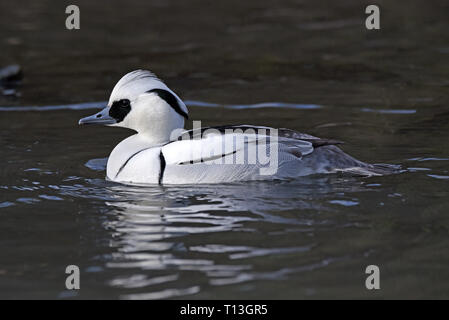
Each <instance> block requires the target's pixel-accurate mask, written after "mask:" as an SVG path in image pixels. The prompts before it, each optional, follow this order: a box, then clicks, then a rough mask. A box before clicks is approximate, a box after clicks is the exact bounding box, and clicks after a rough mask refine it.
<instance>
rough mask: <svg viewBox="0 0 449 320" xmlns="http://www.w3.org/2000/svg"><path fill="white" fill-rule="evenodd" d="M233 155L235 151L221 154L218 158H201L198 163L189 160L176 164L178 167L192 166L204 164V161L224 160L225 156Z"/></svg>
mask: <svg viewBox="0 0 449 320" xmlns="http://www.w3.org/2000/svg"><path fill="white" fill-rule="evenodd" d="M235 153H237V150H234V151H232V152H229V153H223V154H220V155H218V156H211V157H210V158H206V159H203V158H201V160H200V161H198V160H190V161H184V162H180V163H178V164H179V165H186V164H194V163H203V162H206V161H212V160H217V159H221V158H224V157H226V156H229V155H231V154H235Z"/></svg>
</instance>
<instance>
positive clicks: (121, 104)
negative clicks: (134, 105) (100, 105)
mask: <svg viewBox="0 0 449 320" xmlns="http://www.w3.org/2000/svg"><path fill="white" fill-rule="evenodd" d="M130 111H131V102H130V101H129V100H128V99H121V100H118V101H114V102H113V103H112V106H111V109H110V110H109V115H110V116H111V117H113V118H114V119H115V120H117V122H120V121H123V119H124V118H125V117H126V115H127V114H128V113H129V112H130Z"/></svg>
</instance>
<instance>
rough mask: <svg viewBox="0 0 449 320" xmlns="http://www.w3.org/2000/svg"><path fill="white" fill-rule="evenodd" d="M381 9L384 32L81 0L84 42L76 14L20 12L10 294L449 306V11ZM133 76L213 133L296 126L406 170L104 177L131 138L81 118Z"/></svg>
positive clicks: (318, 8)
mask: <svg viewBox="0 0 449 320" xmlns="http://www.w3.org/2000/svg"><path fill="white" fill-rule="evenodd" d="M377 3H378V4H380V7H381V30H380V31H367V30H366V29H365V28H364V18H365V15H364V8H365V6H366V3H365V2H360V3H357V2H355V1H339V2H338V3H337V2H323V3H321V2H320V4H316V3H314V2H310V1H285V2H279V1H273V2H259V1H226V2H223V3H221V4H218V3H217V4H212V3H205V2H200V1H189V2H185V1H173V2H166V1H152V2H151V3H147V2H145V1H131V0H130V1H126V2H119V1H111V2H108V4H107V5H105V4H103V5H102V4H101V3H95V4H94V3H92V2H91V1H78V3H77V4H78V5H79V6H80V9H81V30H79V31H68V30H66V29H65V28H64V21H65V17H66V15H65V14H64V11H65V6H66V5H68V4H69V3H65V2H64V1H62V2H60V3H58V4H56V2H50V1H40V2H35V1H30V2H28V4H27V5H23V6H20V8H17V7H16V6H15V4H14V3H7V2H2V3H1V4H0V41H1V42H0V43H1V50H0V61H1V64H2V65H8V64H13V63H15V64H20V65H21V66H22V67H23V70H24V78H23V80H22V82H21V83H19V84H10V85H9V86H11V87H12V89H13V90H15V92H16V94H15V95H8V96H2V95H0V127H1V128H2V130H1V133H0V143H1V144H0V154H1V159H2V161H3V163H2V164H3V165H2V166H1V167H0V195H1V196H0V298H33V299H35V298H50V299H53V298H62V299H64V298H111V299H115V298H122V299H136V298H138V299H157V298H159V299H160V298H225V299H226V298H237V299H243V298H288V299H297V298H449V268H448V267H449V201H448V196H449V172H448V170H449V147H448V143H447V141H448V136H449V107H448V105H449V99H448V92H449V90H448V89H449V80H448V79H449V63H448V62H449V33H448V31H449V24H448V21H449V19H448V18H449V7H448V4H447V2H445V1H434V2H432V4H426V2H424V1H398V2H395V3H391V2H387V1H378V2H377ZM135 68H148V69H151V70H153V71H154V72H156V73H157V74H158V75H159V76H160V77H161V78H163V79H165V80H166V82H167V83H168V85H169V86H170V87H171V88H172V89H173V90H174V91H175V92H177V93H179V94H180V96H181V97H182V98H184V99H185V100H187V101H189V105H190V108H189V110H190V116H191V119H193V120H202V121H203V125H219V124H225V123H227V124H241V123H250V124H259V125H270V126H274V127H287V128H292V129H296V130H299V131H302V132H307V133H310V134H314V135H318V136H321V137H326V138H334V139H338V140H343V141H346V144H345V145H344V146H343V149H344V150H345V151H347V152H348V153H350V154H352V155H354V156H355V157H357V158H359V159H361V160H364V161H367V162H372V163H391V164H400V165H401V166H402V167H403V168H404V169H405V171H404V172H403V173H401V174H398V175H391V176H384V177H371V178H361V177H348V176H341V175H328V176H313V177H305V178H301V179H298V180H296V181H290V182H277V183H260V182H257V183H255V182H252V183H239V184H227V185H202V186H193V185H192V186H176V187H172V186H164V187H130V186H123V185H119V184H114V183H110V182H106V181H105V180H104V176H105V172H104V164H105V161H106V160H105V158H106V157H107V156H108V154H109V152H110V151H111V150H112V148H113V147H114V146H115V145H116V144H117V143H118V142H119V141H120V140H121V139H123V138H124V137H126V136H128V135H129V134H130V132H128V131H126V130H124V129H113V128H102V127H86V128H84V127H83V128H80V127H78V125H77V120H78V119H79V118H81V117H82V116H85V115H89V114H92V113H93V112H95V110H94V109H89V110H86V109H83V108H92V107H93V106H96V105H101V102H100V103H98V104H97V103H93V104H92V103H91V102H95V101H105V100H107V98H108V95H109V93H110V90H111V89H112V86H113V85H114V83H115V82H116V81H117V80H118V79H119V78H120V77H121V76H122V75H123V74H124V73H126V72H128V71H130V70H132V69H135ZM3 89H4V88H3ZM3 89H2V90H3ZM8 89H10V88H9V87H8ZM199 101H201V102H207V103H212V104H216V105H214V106H207V107H206V106H200V105H201V103H200V102H199ZM273 101H276V102H277V103H271V104H268V105H264V104H262V105H260V104H261V103H266V102H273ZM74 103H75V104H79V103H90V104H87V105H76V106H70V104H74ZM54 105H57V106H61V107H56V108H54V107H49V106H54ZM30 106H37V107H39V108H29V107H30ZM71 264H75V265H78V266H79V267H80V269H81V290H79V291H68V290H65V278H66V276H67V275H66V274H65V273H64V271H65V268H66V266H67V265H71ZM371 264H375V265H378V266H379V268H380V270H381V289H380V290H377V291H369V290H367V289H366V288H365V278H366V276H367V275H366V274H365V268H366V266H368V265H371Z"/></svg>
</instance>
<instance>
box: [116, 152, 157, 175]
mask: <svg viewBox="0 0 449 320" xmlns="http://www.w3.org/2000/svg"><path fill="white" fill-rule="evenodd" d="M148 149H151V148H145V149H142V150H139V151H137V152H136V153H134V154H133V155H132V156H131V157H129V158H128V159H127V160H126V161H125V162H124V163H123V164H122V166H121V167H120V169H118V171H117V174H116V175H115V178H114V179H117V177H118V175H119V174H120V172H122V170H123V169H124V168H125V166H126V165H127V164H128V162H129V160H131V159H132V158H134V157H135V156H137V155H138V154H139V153H141V152H142V151H145V150H148Z"/></svg>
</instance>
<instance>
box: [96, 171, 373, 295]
mask: <svg viewBox="0 0 449 320" xmlns="http://www.w3.org/2000/svg"><path fill="white" fill-rule="evenodd" d="M346 180H347V178H336V177H333V178H332V177H311V178H307V179H302V180H301V181H296V182H279V183H273V182H271V183H256V182H254V183H246V184H229V185H203V186H176V187H159V186H155V187H143V186H126V185H116V184H110V183H107V182H104V181H100V180H94V181H91V182H90V183H91V184H92V185H94V186H97V187H98V188H101V190H102V191H101V192H102V197H103V199H106V201H105V204H106V208H107V212H106V214H107V216H109V217H110V218H109V219H106V220H103V224H104V228H105V229H106V230H108V231H109V232H110V233H111V238H112V239H114V240H113V241H111V243H110V246H111V247H112V248H113V253H112V254H111V255H110V256H109V259H108V260H107V261H106V266H107V267H108V268H109V269H113V270H116V271H117V270H122V271H121V272H119V273H118V274H119V275H115V276H114V277H113V278H112V279H111V280H110V281H109V285H111V286H112V287H119V288H121V289H124V288H126V289H130V290H131V292H130V294H129V295H126V296H123V297H124V298H168V297H173V296H178V295H183V296H184V295H186V294H193V293H198V292H200V291H201V288H202V287H206V286H217V285H225V284H235V283H241V282H248V281H251V280H255V279H260V278H262V279H276V278H283V277H285V276H286V274H288V273H289V272H295V270H297V271H298V270H300V269H301V268H302V269H304V268H305V267H307V266H304V265H302V266H299V267H298V266H296V267H295V263H293V265H291V266H287V265H277V264H271V265H266V263H265V262H264V261H265V259H266V258H270V257H283V256H295V257H296V256H301V255H302V254H304V253H306V252H309V251H310V250H312V249H313V248H314V247H315V246H316V240H315V239H314V237H313V234H314V232H315V230H316V229H317V228H322V227H323V226H324V227H325V226H326V225H327V226H328V227H331V224H332V221H329V220H326V219H323V218H321V217H319V216H314V214H312V213H316V212H320V211H326V210H327V211H328V210H331V208H332V206H330V205H329V202H327V201H323V199H324V200H326V198H327V197H329V196H330V195H334V196H335V194H343V193H345V192H354V191H361V190H364V189H366V187H364V186H363V183H360V182H357V181H356V180H354V181H351V182H350V183H348V181H346ZM93 189H95V187H93ZM105 190H106V194H105V193H104V191H105ZM106 208H105V209H106ZM296 264H298V261H296ZM312 265H318V266H320V265H323V263H322V261H321V262H320V261H318V262H314V263H312ZM324 265H325V264H324ZM298 268H299V269H298Z"/></svg>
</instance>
